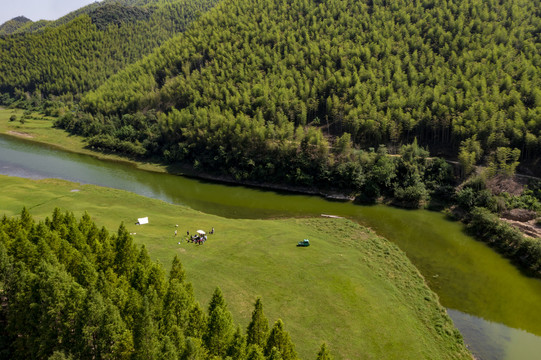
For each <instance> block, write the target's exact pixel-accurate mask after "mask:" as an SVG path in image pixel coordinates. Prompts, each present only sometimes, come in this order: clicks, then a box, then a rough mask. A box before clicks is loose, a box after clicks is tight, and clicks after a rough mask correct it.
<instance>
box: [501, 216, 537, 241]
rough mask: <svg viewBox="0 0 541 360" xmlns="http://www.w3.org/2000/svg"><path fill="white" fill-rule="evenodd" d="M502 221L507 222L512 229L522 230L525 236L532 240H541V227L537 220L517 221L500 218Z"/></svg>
mask: <svg viewBox="0 0 541 360" xmlns="http://www.w3.org/2000/svg"><path fill="white" fill-rule="evenodd" d="M500 220H502V221H505V222H506V223H508V224H509V225H511V226H512V227H514V228H516V229H518V230H520V231H521V232H522V233H523V234H524V235H525V236H528V237H531V238H541V226H539V225H537V224H536V220H535V219H533V220H528V221H517V220H510V219H505V218H500Z"/></svg>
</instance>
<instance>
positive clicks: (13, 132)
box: [7, 130, 34, 139]
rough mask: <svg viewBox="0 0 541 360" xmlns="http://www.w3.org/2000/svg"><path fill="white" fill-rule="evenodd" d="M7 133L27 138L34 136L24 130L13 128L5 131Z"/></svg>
mask: <svg viewBox="0 0 541 360" xmlns="http://www.w3.org/2000/svg"><path fill="white" fill-rule="evenodd" d="M7 133H8V134H9V135H15V136H20V137H24V138H28V139H32V138H33V137H34V136H33V135H30V134H28V133H25V132H21V131H13V130H10V131H8V132H7Z"/></svg>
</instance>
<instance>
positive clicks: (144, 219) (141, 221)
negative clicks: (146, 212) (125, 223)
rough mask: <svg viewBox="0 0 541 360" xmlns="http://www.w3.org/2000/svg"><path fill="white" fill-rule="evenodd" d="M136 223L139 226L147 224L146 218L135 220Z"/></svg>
mask: <svg viewBox="0 0 541 360" xmlns="http://www.w3.org/2000/svg"><path fill="white" fill-rule="evenodd" d="M137 223H138V224H139V225H143V224H148V216H147V217H144V218H139V219H137Z"/></svg>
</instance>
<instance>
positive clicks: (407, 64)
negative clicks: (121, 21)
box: [82, 0, 541, 171]
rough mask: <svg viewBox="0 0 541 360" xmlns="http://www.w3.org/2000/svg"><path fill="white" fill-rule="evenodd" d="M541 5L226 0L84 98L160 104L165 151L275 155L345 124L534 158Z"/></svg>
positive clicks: (98, 110)
mask: <svg viewBox="0 0 541 360" xmlns="http://www.w3.org/2000/svg"><path fill="white" fill-rule="evenodd" d="M540 9H541V4H540V2H539V1H538V0H537V1H525V0H524V1H523V0H513V1H511V0H507V1H480V0H470V1H452V0H449V1H447V0H422V1H413V2H411V1H410V2H407V1H393V2H388V1H348V0H335V1H325V2H311V1H302V0H296V1H293V2H279V1H270V0H226V1H224V2H222V3H221V4H220V5H219V6H218V7H217V8H216V9H215V11H212V12H210V13H209V14H208V15H207V16H204V17H203V18H202V19H201V20H200V21H198V22H197V23H196V24H195V26H193V27H192V28H191V29H190V30H189V31H188V32H187V33H186V34H185V35H180V36H177V37H175V38H174V39H172V40H170V41H169V42H168V43H167V44H165V45H164V46H162V47H161V48H160V50H159V51H157V52H155V53H154V54H153V55H151V56H149V57H147V58H145V59H143V60H142V61H140V62H138V63H137V64H136V65H134V66H131V67H128V68H127V69H126V70H125V71H123V72H122V73H120V74H118V75H117V76H115V77H113V78H111V79H110V80H109V81H108V82H107V83H106V84H104V86H102V87H100V88H99V89H98V90H96V91H94V92H91V93H90V94H88V95H87V96H86V97H85V98H84V99H83V103H82V105H83V108H84V109H86V110H87V111H89V112H90V113H92V114H94V115H96V116H97V119H96V120H95V122H97V123H102V124H103V123H104V122H107V121H106V120H103V118H102V117H101V116H102V115H113V116H115V115H120V114H125V113H135V112H136V111H142V112H147V111H148V110H151V109H152V110H158V111H159V112H160V114H161V115H160V116H159V117H158V120H157V121H158V122H159V126H160V130H161V131H160V133H161V135H162V140H163V143H162V144H160V149H159V151H162V152H163V151H164V150H168V153H169V154H175V156H173V158H174V159H175V160H176V158H178V159H183V158H186V157H187V158H189V159H190V160H191V161H194V160H198V161H199V162H210V163H211V164H209V165H212V166H217V165H218V164H223V163H224V159H223V156H222V155H221V151H220V148H224V149H225V151H226V152H228V151H227V150H232V151H229V154H230V155H229V157H231V158H233V159H234V162H236V163H241V164H242V163H243V159H242V158H239V156H238V155H235V150H236V149H240V150H239V152H240V153H242V154H246V153H247V154H249V155H248V156H247V158H249V159H252V160H253V161H255V163H256V166H258V165H262V166H265V162H264V160H260V159H258V156H257V154H260V153H261V150H262V149H263V150H265V151H264V152H263V153H269V152H272V151H273V150H274V149H276V148H280V149H283V150H284V151H285V150H286V149H285V148H287V147H288V146H289V144H288V142H286V141H284V139H288V140H291V139H294V138H295V137H296V136H298V135H299V134H298V132H299V131H304V132H310V133H311V134H310V135H309V136H308V135H306V134H305V135H301V137H303V138H306V137H308V139H307V140H306V141H307V142H309V143H311V145H314V146H315V147H321V148H325V149H331V148H333V147H332V146H330V145H334V144H333V143H334V141H331V143H330V144H327V135H331V136H333V135H334V136H341V135H343V134H345V133H348V134H350V136H351V141H352V142H353V144H355V145H356V146H358V147H361V148H365V149H366V148H368V147H370V146H378V145H379V144H400V143H410V142H412V141H413V139H414V138H417V139H418V141H419V143H420V144H424V145H429V146H430V147H431V149H432V150H433V151H434V152H437V151H440V150H445V151H446V152H447V153H448V154H451V155H454V156H457V155H458V150H459V147H460V143H461V141H464V140H467V139H469V138H472V137H473V136H477V140H478V141H480V142H481V145H482V147H483V149H484V150H485V153H487V154H488V153H490V152H491V151H494V150H496V149H497V148H498V147H509V148H517V149H519V150H520V151H521V160H523V161H529V160H532V159H537V158H539V154H540V149H541V143H540V139H541V138H540V131H541V122H540V119H541V89H540V88H539V83H540V81H541V80H540V66H541V55H540V54H541V53H540V51H539V50H540V47H541V44H540V42H539V32H540V29H541V18H540V12H541V10H540ZM153 121H154V120H153V118H152V117H151V118H150V119H149V120H148V121H147V123H152V122H153ZM113 123H114V121H113ZM114 125H115V126H116V127H117V128H118V127H120V126H123V125H124V124H123V123H122V122H121V121H117V122H116V123H115V124H114ZM307 125H309V126H310V127H309V128H308V129H309V130H306V128H304V127H305V126H307ZM299 127H301V130H299V129H298V128H299ZM302 128H304V129H305V130H302ZM101 132H105V133H108V134H109V135H112V132H111V131H109V129H107V130H105V131H101ZM250 133H251V134H250ZM246 134H250V135H246ZM245 138H250V139H251V140H246V139H245ZM256 139H257V140H256ZM299 140H300V139H299ZM148 150H154V149H148ZM177 153H180V155H177ZM213 159H216V160H215V161H214V160H213ZM225 160H226V162H227V160H228V159H225ZM301 170H302V169H301ZM243 171H244V169H243Z"/></svg>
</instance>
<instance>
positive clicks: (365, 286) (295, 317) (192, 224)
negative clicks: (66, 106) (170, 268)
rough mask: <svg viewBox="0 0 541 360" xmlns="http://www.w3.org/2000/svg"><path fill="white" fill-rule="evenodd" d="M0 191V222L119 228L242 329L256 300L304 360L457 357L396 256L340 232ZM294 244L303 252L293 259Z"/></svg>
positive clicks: (141, 203) (420, 287)
mask: <svg viewBox="0 0 541 360" xmlns="http://www.w3.org/2000/svg"><path fill="white" fill-rule="evenodd" d="M0 186H2V192H1V194H0V213H5V214H6V215H7V216H14V215H16V214H18V213H19V212H20V210H21V208H22V206H23V205H26V207H27V208H28V209H29V210H30V212H31V214H32V215H33V216H34V217H36V218H37V219H40V218H43V217H44V216H46V215H49V214H50V213H51V211H52V210H53V209H54V208H55V207H60V208H62V209H67V210H70V211H73V212H74V213H75V215H77V216H80V215H81V214H82V213H83V212H84V211H88V212H89V213H90V214H91V216H92V217H93V219H94V220H95V221H96V222H97V223H98V224H100V225H105V226H106V227H108V228H109V229H110V230H111V231H113V230H115V229H116V228H117V227H118V225H119V223H120V222H121V221H123V222H124V223H125V224H127V227H128V230H129V231H130V232H133V233H136V234H135V235H134V239H135V240H136V241H137V242H138V243H140V244H145V246H147V248H148V249H149V252H150V254H151V256H153V257H154V258H155V259H158V260H160V261H161V262H162V263H163V264H170V261H171V259H172V257H173V256H174V254H179V256H180V257H181V259H182V261H183V263H184V265H185V267H186V270H187V273H188V278H189V280H190V281H191V282H192V283H193V284H194V288H195V292H196V295H197V297H198V299H199V301H201V302H202V303H203V304H205V306H206V303H207V301H208V299H209V298H210V296H211V294H212V291H213V290H214V288H215V287H216V286H220V287H221V289H222V290H223V292H224V294H225V296H226V299H227V301H228V302H229V306H230V309H231V311H232V313H233V315H234V317H235V320H236V321H237V322H239V323H241V324H242V325H243V326H245V325H247V324H248V321H249V317H250V315H251V310H252V304H253V302H254V300H255V298H256V297H257V296H261V297H262V299H263V303H264V306H265V312H266V314H267V317H268V318H269V319H270V320H271V321H274V320H276V319H277V318H282V319H283V320H284V322H285V324H286V328H287V330H288V331H290V333H291V335H292V339H293V341H294V342H295V343H296V345H297V350H298V352H299V354H300V355H301V357H302V358H304V359H310V358H315V354H316V352H317V350H318V347H319V345H320V344H321V342H323V341H326V342H327V343H328V344H329V346H330V348H331V350H332V352H333V354H334V355H335V358H337V359H358V358H364V359H398V358H400V359H450V358H468V356H469V355H468V353H467V350H466V349H465V348H464V346H463V345H462V342H461V340H460V335H459V334H458V332H457V331H456V330H455V329H454V328H453V325H452V323H451V320H450V319H449V318H448V317H447V315H446V314H445V310H444V309H443V308H442V307H441V306H440V305H439V303H438V300H437V297H436V295H435V294H434V293H432V292H431V291H430V290H429V289H428V287H427V286H426V285H425V283H424V281H423V279H422V278H421V276H420V275H419V273H418V271H417V270H416V269H415V268H414V267H413V265H411V263H410V262H409V260H408V259H407V258H406V256H405V255H404V254H403V253H402V252H401V251H400V250H399V249H398V248H397V247H396V246H395V245H393V244H392V243H390V242H388V241H386V240H384V239H381V238H379V237H377V236H376V235H375V234H374V233H372V232H371V231H369V230H367V229H365V228H362V227H361V226H359V225H357V224H355V223H353V222H351V221H348V220H345V219H323V218H320V219H313V218H310V219H282V220H231V219H224V218H220V217H217V216H212V215H207V214H203V213H201V212H197V211H194V210H191V209H189V208H186V207H181V206H176V205H171V204H167V203H164V202H161V201H158V200H152V199H148V198H144V197H141V196H137V195H134V194H131V193H128V192H123V191H119V190H114V189H107V188H100V187H96V186H90V185H79V184H75V183H70V182H65V181H60V180H42V181H32V180H25V179H19V178H12V177H5V176H2V177H0ZM142 216H149V219H150V224H148V225H143V226H137V225H135V224H134V223H135V221H136V218H137V217H142ZM176 224H178V225H179V227H178V232H179V235H178V236H177V237H175V236H174V231H175V229H177V228H176V227H175V225H176ZM212 227H214V228H215V229H216V234H214V235H211V236H209V240H208V242H207V243H206V244H205V245H202V246H196V245H194V244H191V243H190V244H188V243H186V242H185V241H183V235H185V232H186V230H190V232H191V233H193V232H195V231H196V230H198V229H203V230H206V231H208V230H210V229H211V228H212ZM303 238H309V239H310V240H311V242H312V246H310V247H308V248H297V247H295V244H296V242H297V241H299V240H301V239H303ZM178 242H180V244H178Z"/></svg>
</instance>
